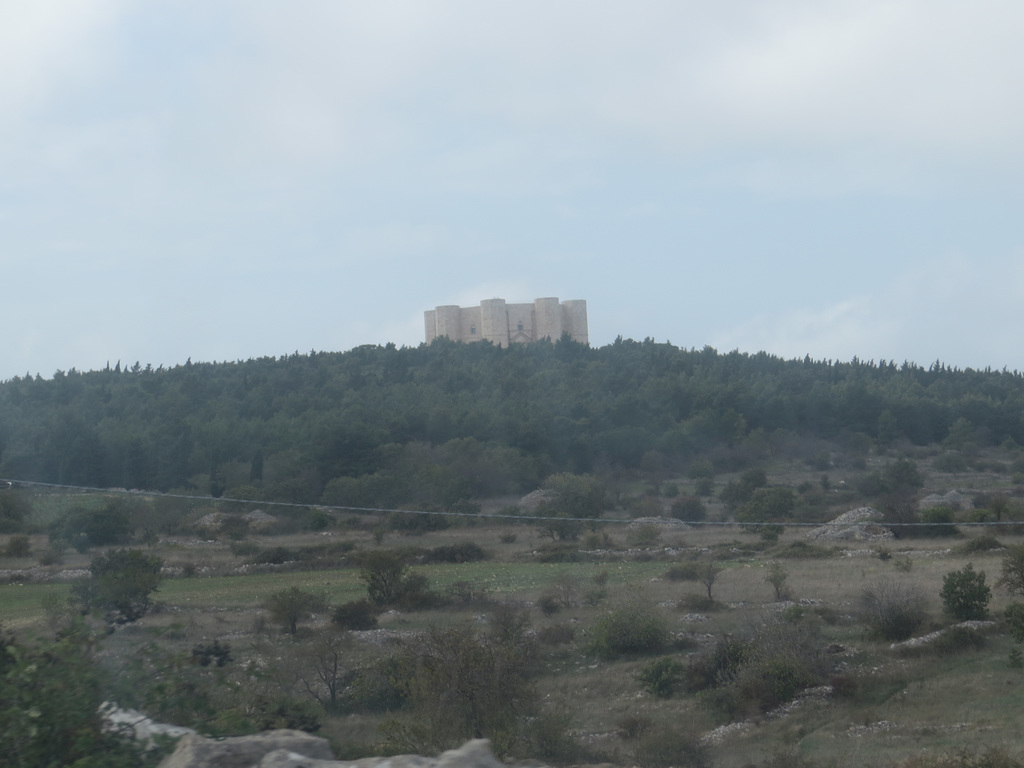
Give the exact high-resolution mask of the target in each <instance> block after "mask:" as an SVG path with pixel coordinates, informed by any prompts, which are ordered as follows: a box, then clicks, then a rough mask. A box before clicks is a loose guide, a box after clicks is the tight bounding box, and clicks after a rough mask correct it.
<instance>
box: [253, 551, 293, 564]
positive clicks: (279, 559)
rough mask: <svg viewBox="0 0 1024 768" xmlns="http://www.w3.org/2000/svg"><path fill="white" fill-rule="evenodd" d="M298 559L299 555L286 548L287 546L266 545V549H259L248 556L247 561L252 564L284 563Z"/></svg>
mask: <svg viewBox="0 0 1024 768" xmlns="http://www.w3.org/2000/svg"><path fill="white" fill-rule="evenodd" d="M298 559H299V555H298V553H297V552H295V551H294V550H291V549H288V548H287V547H268V548H266V549H259V550H257V551H256V553H255V554H254V555H253V556H252V557H250V558H249V562H250V563H252V564H253V565H283V564H284V563H289V562H293V561H295V560H298Z"/></svg>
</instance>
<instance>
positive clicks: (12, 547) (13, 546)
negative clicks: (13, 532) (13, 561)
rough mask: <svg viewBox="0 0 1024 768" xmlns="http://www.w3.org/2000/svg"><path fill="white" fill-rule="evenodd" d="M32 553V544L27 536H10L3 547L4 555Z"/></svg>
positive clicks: (19, 555) (20, 555)
mask: <svg viewBox="0 0 1024 768" xmlns="http://www.w3.org/2000/svg"><path fill="white" fill-rule="evenodd" d="M31 554H32V544H31V543H30V542H29V539H28V536H11V538H9V539H8V540H7V546H6V547H4V555H6V556H7V557H29V556H30V555H31Z"/></svg>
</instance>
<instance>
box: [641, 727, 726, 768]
mask: <svg viewBox="0 0 1024 768" xmlns="http://www.w3.org/2000/svg"><path fill="white" fill-rule="evenodd" d="M633 762H634V763H635V764H636V765H637V766H639V768H668V766H675V768H709V767H710V766H711V758H710V756H709V753H708V748H707V747H706V746H704V745H703V744H702V743H701V740H700V737H699V736H698V735H697V734H695V733H691V732H690V731H689V730H687V729H685V728H680V727H679V726H678V725H677V724H672V725H671V726H666V727H662V728H650V729H647V730H645V731H644V732H643V734H641V736H640V738H638V739H637V741H636V745H635V746H634V748H633Z"/></svg>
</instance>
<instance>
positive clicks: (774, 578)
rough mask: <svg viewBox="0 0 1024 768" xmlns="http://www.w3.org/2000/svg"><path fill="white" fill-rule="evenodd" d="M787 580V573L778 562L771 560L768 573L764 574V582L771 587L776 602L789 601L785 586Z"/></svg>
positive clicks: (787, 590) (787, 588) (787, 589)
mask: <svg viewBox="0 0 1024 768" xmlns="http://www.w3.org/2000/svg"><path fill="white" fill-rule="evenodd" d="M788 578H789V572H788V571H787V570H786V569H785V567H784V566H783V565H782V563H780V562H779V561H778V560H773V561H772V562H770V563H769V564H768V573H766V574H765V577H764V580H765V582H767V583H768V584H771V585H772V588H773V589H774V590H775V599H776V600H788V599H789V587H788V586H787V585H786V580H787V579H788Z"/></svg>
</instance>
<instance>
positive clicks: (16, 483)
mask: <svg viewBox="0 0 1024 768" xmlns="http://www.w3.org/2000/svg"><path fill="white" fill-rule="evenodd" d="M2 483H10V486H8V487H7V488H8V489H10V488H12V487H13V488H22V487H34V488H53V489H56V490H65V491H79V492H82V493H90V494H105V495H109V494H121V495H126V496H149V497H159V498H163V499H184V500H187V501H203V502H207V503H212V504H252V505H256V506H263V507H293V508H298V509H324V510H330V511H333V512H364V513H382V514H391V513H397V514H401V515H441V516H443V517H466V518H472V519H474V520H480V519H495V520H541V521H555V522H580V523H616V524H623V525H629V524H631V523H636V522H637V519H636V518H628V519H624V518H614V517H551V516H545V515H511V514H503V513H500V512H446V511H438V510H429V509H389V508H387V507H348V506H342V505H339V504H306V503H299V502H294V501H258V500H256V499H233V498H225V497H220V498H215V497H213V496H195V495H189V494H184V493H163V492H161V491H140V490H126V489H124V488H97V487H94V486H87V485H66V484H61V483H42V482H37V481H34V480H0V484H2ZM0 490H4V489H2V488H0ZM667 519H673V520H674V519H676V518H667ZM679 522H680V523H684V524H685V525H690V526H695V527H696V526H708V527H714V526H721V527H729V526H732V527H740V528H747V527H749V528H764V527H767V526H776V527H781V528H822V527H824V526H829V525H832V526H835V527H844V528H847V527H853V526H869V525H875V526H884V527H886V528H916V527H931V528H934V527H936V526H943V525H948V526H956V527H984V526H1013V525H1024V521H1013V520H1000V521H976V522H975V521H971V522H956V523H893V522H882V521H877V520H863V521H859V522H854V523H832V522H824V523H803V522H798V521H786V522H778V523H776V522H762V523H754V522H741V521H732V520H694V521H690V520H680V521H679Z"/></svg>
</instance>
